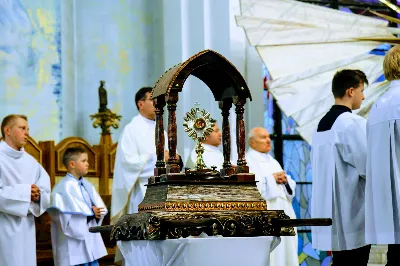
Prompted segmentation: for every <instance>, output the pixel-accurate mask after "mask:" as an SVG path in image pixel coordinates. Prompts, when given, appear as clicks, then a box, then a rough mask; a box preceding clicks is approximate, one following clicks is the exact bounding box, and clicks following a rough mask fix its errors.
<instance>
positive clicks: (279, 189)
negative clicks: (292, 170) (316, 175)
mask: <svg viewBox="0 0 400 266" xmlns="http://www.w3.org/2000/svg"><path fill="white" fill-rule="evenodd" d="M248 141H249V146H250V147H249V149H248V151H247V153H246V161H247V165H248V166H249V172H250V173H254V174H255V176H256V181H258V182H257V187H258V190H259V191H260V194H261V196H262V197H263V198H264V199H265V200H266V202H267V208H268V210H283V211H284V212H285V214H286V215H288V216H289V217H290V218H291V219H296V214H295V213H294V210H293V206H292V200H293V197H294V193H295V189H296V182H294V181H293V179H292V178H291V177H290V176H289V175H287V174H286V173H285V171H284V170H283V169H282V167H281V165H280V164H279V162H278V161H277V160H275V159H274V158H272V156H271V155H269V154H268V152H270V151H271V139H270V136H269V133H268V131H267V130H266V129H265V128H261V127H259V128H253V129H252V130H251V131H250V134H249V137H248ZM282 265H285V266H298V265H299V260H298V255H297V236H283V237H281V243H280V244H279V246H278V247H276V248H275V249H274V251H272V253H271V255H270V266H282Z"/></svg>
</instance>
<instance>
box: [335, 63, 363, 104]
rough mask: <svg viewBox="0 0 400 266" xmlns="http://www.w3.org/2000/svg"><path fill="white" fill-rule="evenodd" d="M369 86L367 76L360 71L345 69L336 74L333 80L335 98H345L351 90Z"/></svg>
mask: <svg viewBox="0 0 400 266" xmlns="http://www.w3.org/2000/svg"><path fill="white" fill-rule="evenodd" d="M363 83H365V84H367V85H368V79H367V76H366V75H365V74H364V72H362V71H361V70H358V69H343V70H340V71H338V72H336V74H335V76H334V77H333V80H332V93H333V97H335V98H343V97H344V95H345V94H346V91H347V90H348V89H350V88H357V87H359V86H360V85H361V84H363Z"/></svg>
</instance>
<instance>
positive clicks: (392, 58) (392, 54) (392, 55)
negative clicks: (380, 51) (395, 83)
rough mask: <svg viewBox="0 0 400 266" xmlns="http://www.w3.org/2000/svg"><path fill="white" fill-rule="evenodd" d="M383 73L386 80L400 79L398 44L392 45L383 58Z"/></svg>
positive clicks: (399, 50) (399, 48)
mask: <svg viewBox="0 0 400 266" xmlns="http://www.w3.org/2000/svg"><path fill="white" fill-rule="evenodd" d="M383 73H384V74H385V78H386V79H387V80H388V81H392V80H396V79H400V45H396V46H393V47H392V48H391V49H390V50H389V51H388V52H387V53H386V55H385V59H384V60H383Z"/></svg>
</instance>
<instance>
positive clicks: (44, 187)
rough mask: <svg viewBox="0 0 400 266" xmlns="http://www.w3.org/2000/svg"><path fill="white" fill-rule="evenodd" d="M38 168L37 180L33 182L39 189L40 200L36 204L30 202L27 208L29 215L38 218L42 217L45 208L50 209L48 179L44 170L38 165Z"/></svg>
mask: <svg viewBox="0 0 400 266" xmlns="http://www.w3.org/2000/svg"><path fill="white" fill-rule="evenodd" d="M38 166H39V171H38V172H39V173H38V178H37V180H36V182H35V185H36V186H38V188H39V189H40V200H39V202H38V203H34V202H31V203H30V206H29V210H30V211H31V213H32V214H33V215H34V216H36V217H39V216H40V215H42V214H43V213H44V212H45V211H46V210H47V208H49V207H50V194H51V192H50V177H49V175H48V174H47V172H46V170H44V168H43V167H42V166H41V165H40V164H38Z"/></svg>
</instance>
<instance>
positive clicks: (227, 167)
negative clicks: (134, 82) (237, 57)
mask: <svg viewBox="0 0 400 266" xmlns="http://www.w3.org/2000/svg"><path fill="white" fill-rule="evenodd" d="M189 75H193V76H195V77H197V78H199V79H200V80H201V81H203V82H204V83H205V84H206V85H207V86H208V87H209V88H210V90H211V92H212V93H213V95H214V98H215V100H216V101H218V102H219V107H220V109H221V112H222V142H223V154H224V163H223V169H221V175H222V176H230V175H233V174H235V173H236V174H248V173H249V169H248V167H247V165H246V159H245V148H246V145H245V143H246V136H245V128H244V115H243V114H244V105H245V103H246V99H247V98H249V99H250V100H251V93H250V90H249V88H248V86H247V84H246V81H245V80H244V78H243V77H242V75H241V74H240V72H239V71H238V70H237V69H236V67H235V66H234V65H232V63H231V62H229V61H228V60H227V59H226V58H225V57H223V56H222V55H220V54H219V53H217V52H215V51H212V50H204V51H202V52H199V53H197V54H195V55H194V56H192V57H190V58H189V59H188V60H186V61H184V62H182V63H180V64H178V65H176V66H174V67H172V68H170V69H169V70H168V71H166V72H165V73H164V75H162V76H161V77H160V79H159V80H158V81H157V83H156V84H155V86H154V88H153V91H152V96H151V98H152V99H153V103H154V106H155V109H156V110H155V112H156V130H155V131H156V132H155V133H156V134H155V135H156V136H155V142H156V153H157V162H156V168H155V169H154V175H155V176H161V175H163V174H165V173H167V174H169V173H174V174H175V173H179V166H178V160H177V158H176V146H177V142H178V140H177V124H176V107H177V102H178V99H179V97H178V93H179V92H181V91H182V87H183V84H184V83H185V81H186V79H187V78H188V76H189ZM165 104H167V106H168V108H167V109H168V150H169V155H170V158H169V159H168V162H167V167H165V162H164V126H163V113H164V110H163V108H164V106H165ZM232 104H234V105H235V112H236V145H237V150H238V161H237V165H236V167H233V166H232V165H231V163H230V152H231V137H230V125H229V110H230V108H231V107H232ZM250 178H253V179H254V175H251V176H250Z"/></svg>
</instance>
